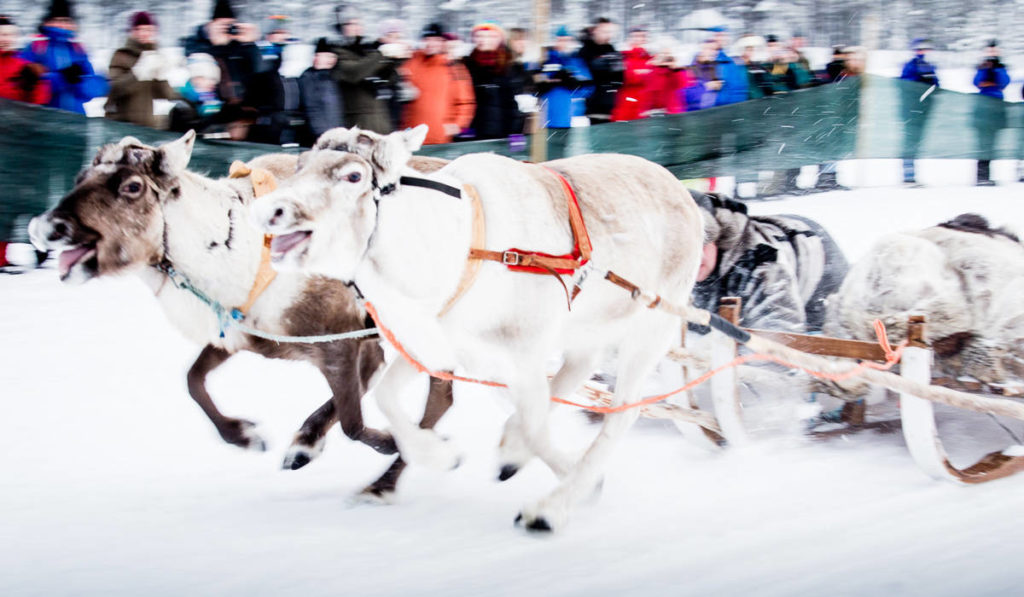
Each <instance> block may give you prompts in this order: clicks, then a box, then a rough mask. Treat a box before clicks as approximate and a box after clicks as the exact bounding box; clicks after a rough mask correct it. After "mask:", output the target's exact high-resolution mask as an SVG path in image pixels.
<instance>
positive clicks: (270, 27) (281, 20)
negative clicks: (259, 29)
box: [266, 15, 288, 35]
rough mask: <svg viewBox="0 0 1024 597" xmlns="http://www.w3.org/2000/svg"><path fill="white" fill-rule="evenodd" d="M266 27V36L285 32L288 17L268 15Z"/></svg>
mask: <svg viewBox="0 0 1024 597" xmlns="http://www.w3.org/2000/svg"><path fill="white" fill-rule="evenodd" d="M266 25H267V26H266V32H267V35H270V34H271V33H273V32H275V31H287V30H288V17H287V16H285V15H270V16H269V17H267V24H266Z"/></svg>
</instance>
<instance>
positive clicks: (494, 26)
mask: <svg viewBox="0 0 1024 597" xmlns="http://www.w3.org/2000/svg"><path fill="white" fill-rule="evenodd" d="M477 31H494V32H496V33H498V35H500V36H501V37H502V38H504V37H505V30H504V29H502V28H501V25H499V24H498V23H497V22H495V21H484V22H483V23H477V24H476V25H473V29H472V31H471V32H470V33H471V34H472V33H476V32H477Z"/></svg>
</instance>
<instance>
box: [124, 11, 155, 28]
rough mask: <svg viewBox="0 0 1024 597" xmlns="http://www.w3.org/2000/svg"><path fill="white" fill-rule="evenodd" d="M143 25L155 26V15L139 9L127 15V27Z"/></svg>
mask: <svg viewBox="0 0 1024 597" xmlns="http://www.w3.org/2000/svg"><path fill="white" fill-rule="evenodd" d="M143 25H153V26H156V17H154V16H153V15H151V14H149V13H148V12H146V11H144V10H140V11H139V12H137V13H135V14H133V15H132V16H130V17H128V28H129V29H135V28H136V27H142V26H143Z"/></svg>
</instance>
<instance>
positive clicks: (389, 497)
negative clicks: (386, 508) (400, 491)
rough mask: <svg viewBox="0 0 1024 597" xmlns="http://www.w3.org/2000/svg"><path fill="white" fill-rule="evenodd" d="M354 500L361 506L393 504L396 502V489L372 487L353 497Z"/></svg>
mask: <svg viewBox="0 0 1024 597" xmlns="http://www.w3.org/2000/svg"><path fill="white" fill-rule="evenodd" d="M352 500H353V501H354V502H356V503H360V504H379V505H388V504H393V503H394V502H395V489H394V488H393V487H391V488H388V487H380V486H377V485H370V486H368V487H366V488H365V489H363V490H362V491H360V492H359V493H357V494H356V495H354V496H352Z"/></svg>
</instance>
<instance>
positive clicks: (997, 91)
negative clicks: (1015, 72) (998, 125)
mask: <svg viewBox="0 0 1024 597" xmlns="http://www.w3.org/2000/svg"><path fill="white" fill-rule="evenodd" d="M1009 84H1010V75H1008V74H1007V73H1006V65H1005V64H1003V61H1002V60H1000V59H999V42H998V41H996V40H994V39H993V40H991V41H990V42H988V45H987V46H986V47H985V59H984V60H983V61H982V62H981V64H980V65H978V72H977V73H975V75H974V86H975V87H977V88H978V93H980V94H981V95H987V96H989V97H994V98H997V99H1003V89H1006V86H1007V85H1009Z"/></svg>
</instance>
